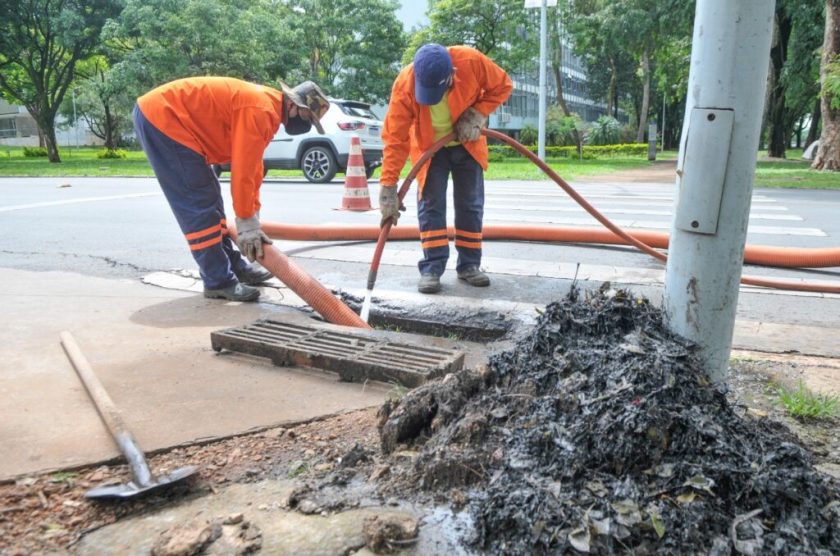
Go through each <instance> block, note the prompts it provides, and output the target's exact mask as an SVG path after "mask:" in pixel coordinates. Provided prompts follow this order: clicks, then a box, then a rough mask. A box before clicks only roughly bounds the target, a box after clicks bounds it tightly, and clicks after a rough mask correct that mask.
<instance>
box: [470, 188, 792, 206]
mask: <svg viewBox="0 0 840 556" xmlns="http://www.w3.org/2000/svg"><path fill="white" fill-rule="evenodd" d="M578 193H580V194H581V196H583V197H584V198H586V199H590V198H592V199H615V200H629V201H634V200H635V201H672V202H673V200H674V195H644V194H639V195H624V194H616V193H587V192H581V191H578ZM484 195H485V196H486V197H488V198H489V197H513V198H516V199H520V198H522V197H546V198H566V199H569V198H570V197H569V195H568V194H567V193H566V192H565V191H563V190H562V189H559V188H558V189H557V190H556V191H553V192H549V191H546V192H545V193H539V192H531V191H520V192H515V191H511V192H500V191H496V190H494V189H492V188H486V189H485V190H484ZM752 201H753V202H763V203H777V202H778V201H777V200H776V199H773V198H771V197H767V196H764V195H755V196H754V197H753V198H752Z"/></svg>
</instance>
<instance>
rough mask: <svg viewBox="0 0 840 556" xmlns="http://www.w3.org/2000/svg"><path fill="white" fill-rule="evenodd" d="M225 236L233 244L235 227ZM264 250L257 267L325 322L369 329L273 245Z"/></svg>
mask: <svg viewBox="0 0 840 556" xmlns="http://www.w3.org/2000/svg"><path fill="white" fill-rule="evenodd" d="M228 233H229V234H230V237H231V238H232V239H233V240H234V241H236V228H234V226H233V224H232V223H228ZM263 247H264V248H265V255H264V256H263V258H262V259H260V260H259V262H260V264H261V265H263V266H264V267H265V268H266V269H267V270H268V271H270V272H271V273H272V274H274V275H275V276H276V277H277V278H279V279H280V281H281V282H283V283H284V284H286V285H287V286H288V287H289V289H291V290H292V291H293V292H295V293H296V294H298V295H299V296H300V297H301V299H303V300H304V301H306V302H307V303H308V304H309V305H310V306H311V307H312V308H313V309H315V310H316V311H318V313H319V314H320V315H321V316H322V317H324V319H326V320H327V322H331V323H333V324H341V325H344V326H355V327H356V328H370V325H368V323H366V322H365V321H363V320H362V319H361V318H360V317H359V315H357V314H356V313H355V312H353V310H352V309H351V308H350V307H348V306H347V305H346V304H344V303H343V302H342V301H341V300H340V299H338V298H336V297H335V296H334V295H333V294H332V293H331V292H330V291H329V290H328V289H327V288H325V287H324V286H323V285H321V283H320V282H318V280H316V279H315V278H313V277H312V276H310V275H309V274H308V273H307V272H306V271H305V270H303V269H302V268H300V267H299V266H298V265H297V264H295V262H294V261H292V260H291V259H290V258H289V257H287V256H286V255H284V254H283V253H282V252H281V251H280V250H279V249H277V248H275V247H274V246H272V245H264V246H263Z"/></svg>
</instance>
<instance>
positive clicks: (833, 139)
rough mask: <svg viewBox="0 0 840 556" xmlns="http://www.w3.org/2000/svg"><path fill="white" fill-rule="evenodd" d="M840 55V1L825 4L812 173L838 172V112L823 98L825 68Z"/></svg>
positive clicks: (839, 150) (839, 165) (824, 96)
mask: <svg viewBox="0 0 840 556" xmlns="http://www.w3.org/2000/svg"><path fill="white" fill-rule="evenodd" d="M838 55H840V0H825V40H824V41H823V55H822V68H821V72H820V79H821V82H822V86H823V94H822V95H820V96H821V97H822V98H821V101H820V102H821V107H822V121H823V126H822V135H820V146H819V148H817V155H816V156H815V157H814V163H813V164H811V168H813V169H814V170H834V171H840V108H832V107H831V99H830V98H829V96H828V95H827V94H826V93H827V91H826V90H825V86H826V80H827V79H828V64H829V62H831V61H832V60H833V59H834V58H835V56H838Z"/></svg>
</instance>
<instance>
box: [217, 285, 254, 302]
mask: <svg viewBox="0 0 840 556" xmlns="http://www.w3.org/2000/svg"><path fill="white" fill-rule="evenodd" d="M259 296H260V290H258V289H257V288H252V287H251V286H246V285H245V284H240V283H239V282H237V283H236V284H234V285H233V286H230V287H228V288H223V289H220V290H208V289H205V290H204V297H209V298H210V299H227V300H228V301H254V300H256V299H257V298H258V297H259Z"/></svg>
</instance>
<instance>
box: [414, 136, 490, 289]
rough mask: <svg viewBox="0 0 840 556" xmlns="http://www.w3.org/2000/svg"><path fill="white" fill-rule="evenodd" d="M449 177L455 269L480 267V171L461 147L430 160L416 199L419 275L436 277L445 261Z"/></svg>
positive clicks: (436, 154)
mask: <svg viewBox="0 0 840 556" xmlns="http://www.w3.org/2000/svg"><path fill="white" fill-rule="evenodd" d="M450 174H451V175H452V184H453V191H452V198H453V201H454V202H455V249H456V250H457V251H458V263H457V266H456V270H458V271H459V272H460V271H462V270H464V269H466V268H468V267H472V266H475V267H478V266H479V265H480V264H481V227H482V220H483V218H484V170H482V168H481V165H480V164H479V163H478V162H476V160H475V159H474V158H473V157H472V155H470V153H469V152H468V151H467V149H465V148H464V147H463V146H461V145H456V146H452V147H444V148H442V149H440V150H439V151H438V152H437V153H435V155H434V156H433V157H432V161H431V163H430V164H429V171H428V173H427V174H426V182H425V184H424V186H423V193H422V196H421V197H420V198H419V199H418V200H417V218H418V220H419V222H420V243H421V246H422V247H423V259H422V260H420V261H419V262H418V264H417V266H418V268H419V269H420V273H421V274H434V275H437V276H440V275H441V274H443V271H444V270H445V268H446V261H447V260H448V259H449V239H448V238H447V234H446V189H447V183H448V181H449V175H450Z"/></svg>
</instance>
